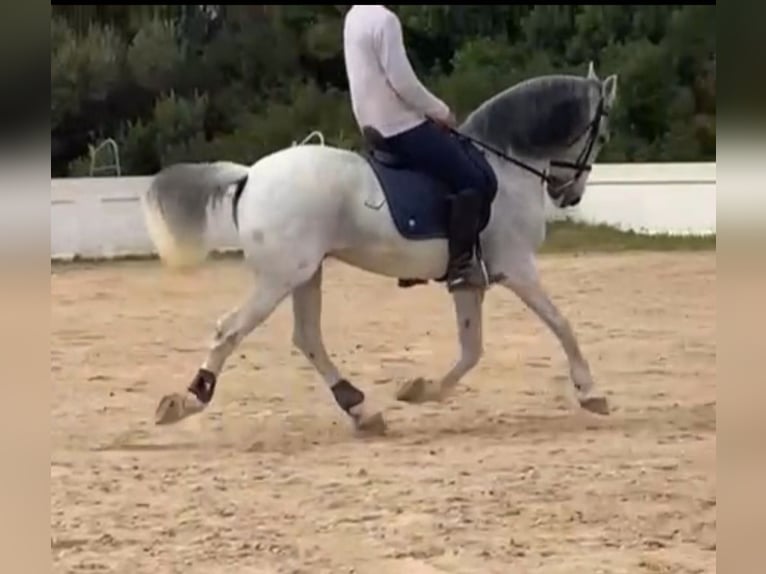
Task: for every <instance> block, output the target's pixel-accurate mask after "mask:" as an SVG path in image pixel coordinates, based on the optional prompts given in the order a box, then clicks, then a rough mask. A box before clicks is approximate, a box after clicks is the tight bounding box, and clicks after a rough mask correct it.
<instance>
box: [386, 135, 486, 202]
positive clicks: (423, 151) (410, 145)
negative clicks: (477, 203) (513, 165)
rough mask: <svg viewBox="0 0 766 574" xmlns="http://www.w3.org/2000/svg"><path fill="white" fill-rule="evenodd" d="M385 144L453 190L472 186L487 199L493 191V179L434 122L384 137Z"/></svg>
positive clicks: (414, 166) (412, 165) (466, 188)
mask: <svg viewBox="0 0 766 574" xmlns="http://www.w3.org/2000/svg"><path fill="white" fill-rule="evenodd" d="M386 147H387V148H388V149H389V150H390V151H391V152H392V153H394V154H396V155H397V156H399V157H401V158H402V159H404V161H406V162H407V164H409V165H410V166H411V167H413V168H415V169H418V170H421V171H424V172H426V173H428V174H429V175H431V176H433V177H435V178H437V179H441V180H442V181H444V183H446V184H447V185H448V186H449V187H450V188H451V189H452V191H453V192H454V193H457V192H460V191H463V190H468V189H472V190H474V192H477V193H479V194H480V195H481V196H482V197H483V198H485V199H487V198H488V197H489V196H490V194H492V193H493V192H494V185H493V183H494V182H493V181H492V180H491V179H490V178H488V177H487V175H486V174H485V173H484V172H483V171H482V169H481V167H480V166H479V165H477V164H476V163H475V162H474V160H473V159H472V158H471V157H470V156H469V155H468V154H467V153H466V152H465V150H464V149H463V147H462V144H461V143H460V142H459V141H458V140H457V138H456V137H455V136H454V135H453V134H451V133H449V132H447V131H445V130H444V129H443V128H442V127H440V126H438V125H436V124H435V123H434V122H431V121H426V122H424V123H422V124H420V125H418V126H416V127H414V128H412V129H410V130H407V131H406V132H402V133H400V134H397V135H395V136H392V137H389V138H386Z"/></svg>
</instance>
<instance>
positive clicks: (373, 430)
mask: <svg viewBox="0 0 766 574" xmlns="http://www.w3.org/2000/svg"><path fill="white" fill-rule="evenodd" d="M354 428H355V429H356V431H357V432H359V433H361V434H364V435H374V436H381V435H384V434H386V428H387V427H386V420H385V419H384V418H383V415H382V414H381V413H375V414H374V415H372V416H369V417H366V418H361V419H354Z"/></svg>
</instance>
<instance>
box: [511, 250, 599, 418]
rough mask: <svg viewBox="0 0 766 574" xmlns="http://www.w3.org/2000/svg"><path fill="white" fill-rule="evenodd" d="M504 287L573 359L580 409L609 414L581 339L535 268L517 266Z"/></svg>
mask: <svg viewBox="0 0 766 574" xmlns="http://www.w3.org/2000/svg"><path fill="white" fill-rule="evenodd" d="M501 284H502V285H503V286H504V287H506V288H508V289H510V290H511V291H513V292H514V293H515V294H516V295H517V296H518V297H519V298H520V299H521V300H522V301H523V302H524V303H525V304H526V305H527V307H529V308H530V309H531V310H532V311H534V312H535V314H536V315H537V316H538V317H539V318H540V319H541V320H542V321H543V322H544V323H545V324H546V325H547V326H548V327H549V328H550V330H551V331H552V332H553V333H554V334H555V335H556V337H557V338H558V340H559V342H560V343H561V346H562V347H563V349H564V352H565V353H566V355H567V359H568V360H569V372H570V376H571V378H572V383H573V384H574V388H575V392H576V394H577V400H578V402H579V403H580V406H582V407H583V408H584V409H587V410H589V411H591V412H594V413H598V414H602V415H606V414H608V413H609V405H608V402H607V400H606V397H604V396H603V395H602V394H601V393H600V392H599V391H598V390H597V389H596V386H595V384H594V382H593V377H592V376H591V372H590V367H589V366H588V362H587V361H586V359H585V357H584V356H583V354H582V351H581V350H580V345H579V343H578V342H577V337H576V336H575V334H574V331H573V330H572V327H571V325H570V324H569V321H568V320H567V319H566V317H564V316H563V315H562V314H561V312H560V311H559V310H558V309H557V308H556V306H555V305H554V304H553V302H552V301H551V299H550V297H549V296H548V294H547V293H546V292H545V290H544V289H543V287H542V285H541V284H540V280H539V278H538V275H537V271H536V270H535V267H534V265H533V264H530V265H518V266H517V265H514V266H513V267H511V268H509V269H508V270H507V271H506V273H504V279H503V281H502V282H501Z"/></svg>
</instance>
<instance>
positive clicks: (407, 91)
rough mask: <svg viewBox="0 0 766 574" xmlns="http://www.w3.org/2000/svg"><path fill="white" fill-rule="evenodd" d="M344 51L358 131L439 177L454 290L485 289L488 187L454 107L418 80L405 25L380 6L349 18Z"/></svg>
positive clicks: (354, 11) (360, 8)
mask: <svg viewBox="0 0 766 574" xmlns="http://www.w3.org/2000/svg"><path fill="white" fill-rule="evenodd" d="M343 50H344V57H345V63H346V74H347V76H348V82H349V89H350V92H351V103H352V108H353V112H354V116H355V118H356V121H357V122H358V124H359V127H360V128H362V129H364V128H365V127H372V128H374V129H375V130H377V131H378V132H380V134H381V135H382V136H383V137H384V139H385V145H386V147H387V148H388V149H389V150H390V151H391V152H393V153H394V154H396V155H398V156H400V157H402V158H403V159H405V161H407V162H408V163H409V164H410V165H412V166H414V167H416V168H418V169H420V170H423V171H425V172H426V173H429V174H431V175H432V176H434V177H437V178H441V179H443V180H444V181H446V183H447V184H448V185H449V186H450V187H451V188H452V189H453V190H454V193H453V194H451V196H450V210H449V211H450V221H449V264H448V267H447V287H448V289H449V290H450V291H454V290H456V289H466V288H472V287H477V286H482V285H483V275H482V273H481V270H480V268H479V266H478V263H477V261H476V259H475V258H474V254H473V248H474V245H475V241H476V238H477V236H478V232H479V229H478V228H479V217H480V214H481V210H482V205H483V202H484V198H485V197H486V195H484V194H486V193H489V192H490V190H489V189H488V185H489V184H490V183H489V181H488V180H487V178H486V177H485V175H484V174H483V172H482V171H481V170H480V169H479V167H478V166H476V165H475V164H474V163H473V162H472V160H471V158H469V157H468V156H467V154H466V153H465V152H464V151H463V149H462V147H461V145H460V143H459V142H458V141H457V139H456V138H454V137H452V135H451V134H450V132H449V129H448V128H454V127H455V126H456V123H457V122H456V120H455V116H454V115H453V113H452V112H451V111H450V108H449V107H448V106H447V105H446V104H445V103H444V102H442V101H441V100H440V99H439V98H437V97H436V96H434V95H433V94H431V93H430V92H429V91H428V90H427V89H426V88H425V87H424V86H423V85H422V84H421V83H420V81H419V80H418V78H417V77H416V76H415V72H414V71H413V69H412V66H411V65H410V62H409V59H408V58H407V53H406V51H405V48H404V40H403V38H402V26H401V23H400V22H399V18H398V17H397V16H396V14H394V13H393V12H392V11H391V10H389V9H387V8H386V7H385V6H382V5H354V6H352V7H351V9H350V10H349V11H348V13H347V14H346V17H345V22H344V28H343Z"/></svg>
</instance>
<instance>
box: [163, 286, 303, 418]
mask: <svg viewBox="0 0 766 574" xmlns="http://www.w3.org/2000/svg"><path fill="white" fill-rule="evenodd" d="M291 289H292V288H291V286H290V284H289V283H284V282H276V281H271V282H266V281H260V282H259V284H258V285H256V289H255V290H254V291H253V293H252V294H251V295H250V296H249V297H248V299H247V301H245V303H244V304H243V305H242V306H241V307H239V308H237V309H235V310H234V311H232V312H230V313H228V314H227V315H225V316H224V317H223V318H222V319H221V320H219V321H218V325H217V327H216V331H215V335H214V337H213V342H212V344H211V346H210V351H209V352H208V356H207V358H206V360H205V362H204V363H203V364H202V367H201V368H200V369H199V371H198V372H197V375H196V376H195V377H194V380H193V381H192V383H191V384H190V385H189V387H188V389H187V392H186V393H184V394H179V393H174V394H171V395H168V396H166V397H164V398H163V399H162V400H161V401H160V404H159V406H158V407H157V412H156V416H155V420H156V423H157V424H169V423H175V422H178V421H180V420H181V419H184V418H186V417H188V416H190V415H192V414H195V413H198V412H200V411H201V410H203V409H204V408H205V407H206V406H207V405H208V404H209V403H210V401H211V400H212V398H213V394H214V392H215V386H216V383H217V381H218V376H219V374H220V373H221V369H223V365H224V363H225V362H226V359H227V358H228V357H229V355H231V353H232V352H233V351H234V349H235V348H236V347H237V346H238V345H239V344H240V343H241V342H242V339H244V338H245V337H246V336H247V335H248V334H250V332H252V331H253V329H255V328H256V327H257V326H258V325H260V324H261V323H263V321H265V320H266V319H267V318H268V317H269V315H271V313H272V312H273V311H274V309H275V308H276V307H277V305H279V303H280V302H281V301H282V300H283V299H284V298H285V297H286V296H287V295H288V294H289V293H290V291H291Z"/></svg>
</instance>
